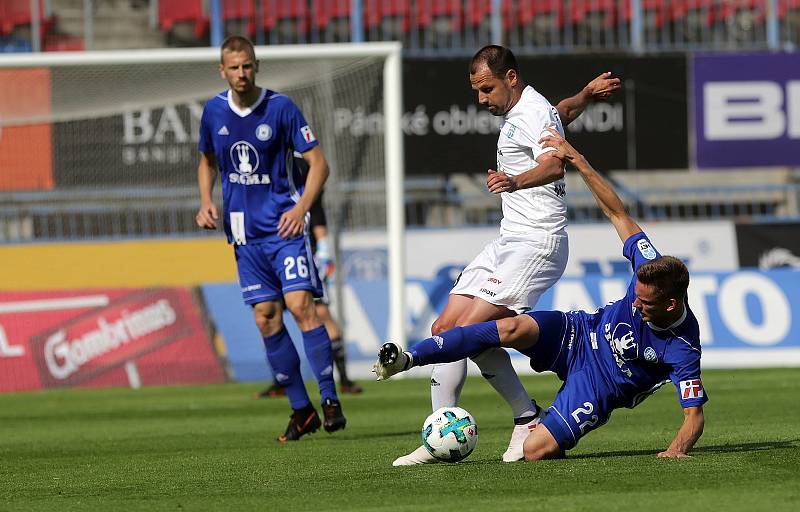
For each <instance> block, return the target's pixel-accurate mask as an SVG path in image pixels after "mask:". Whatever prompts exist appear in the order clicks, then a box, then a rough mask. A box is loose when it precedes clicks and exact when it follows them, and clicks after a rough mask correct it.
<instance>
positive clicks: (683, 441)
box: [658, 405, 705, 457]
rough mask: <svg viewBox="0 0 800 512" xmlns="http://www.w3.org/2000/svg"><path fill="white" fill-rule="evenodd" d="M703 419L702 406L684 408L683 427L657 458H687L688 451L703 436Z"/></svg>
mask: <svg viewBox="0 0 800 512" xmlns="http://www.w3.org/2000/svg"><path fill="white" fill-rule="evenodd" d="M704 425H705V417H704V416H703V406H702V405H698V406H697V407H686V408H685V409H684V410H683V425H681V428H680V430H678V433H677V434H676V435H675V439H673V440H672V442H671V443H670V444H669V447H668V448H667V449H666V450H664V451H663V452H660V453H659V454H658V456H659V457H689V450H691V449H692V447H693V446H694V444H695V443H696V442H697V440H698V439H700V436H701V435H703V426H704Z"/></svg>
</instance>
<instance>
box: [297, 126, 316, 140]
mask: <svg viewBox="0 0 800 512" xmlns="http://www.w3.org/2000/svg"><path fill="white" fill-rule="evenodd" d="M300 133H301V134H303V139H304V140H305V141H306V142H314V141H315V140H317V138H316V137H314V132H312V131H311V127H309V126H308V125H305V126H303V127H302V128H300Z"/></svg>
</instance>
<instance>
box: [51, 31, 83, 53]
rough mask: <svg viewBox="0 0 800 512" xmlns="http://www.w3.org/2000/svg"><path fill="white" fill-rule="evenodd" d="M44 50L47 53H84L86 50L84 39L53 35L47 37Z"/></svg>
mask: <svg viewBox="0 0 800 512" xmlns="http://www.w3.org/2000/svg"><path fill="white" fill-rule="evenodd" d="M42 49H43V50H44V51H46V52H82V51H83V50H85V49H86V48H85V45H84V43H83V38H82V37H77V36H70V35H66V34H58V35H52V34H51V35H48V36H47V37H45V40H44V47H43V48H42Z"/></svg>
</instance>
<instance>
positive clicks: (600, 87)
mask: <svg viewBox="0 0 800 512" xmlns="http://www.w3.org/2000/svg"><path fill="white" fill-rule="evenodd" d="M620 86H621V82H620V79H619V78H612V77H611V72H610V71H606V72H604V73H600V75H599V76H598V77H597V78H595V79H594V80H592V81H591V82H589V83H588V84H586V87H584V88H583V91H584V93H586V94H588V95H589V97H591V98H592V100H594V101H601V100H607V99H608V98H610V97H611V96H612V95H613V94H614V93H615V92H617V91H618V90H619V88H620Z"/></svg>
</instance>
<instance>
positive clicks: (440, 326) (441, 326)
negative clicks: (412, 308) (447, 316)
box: [431, 318, 453, 336]
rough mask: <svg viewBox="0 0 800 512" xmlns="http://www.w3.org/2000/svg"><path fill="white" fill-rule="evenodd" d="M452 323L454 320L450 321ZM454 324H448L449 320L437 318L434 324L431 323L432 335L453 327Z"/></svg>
mask: <svg viewBox="0 0 800 512" xmlns="http://www.w3.org/2000/svg"><path fill="white" fill-rule="evenodd" d="M450 324H452V322H450ZM452 328H453V326H452V325H448V322H446V321H443V320H442V319H441V318H437V319H436V321H435V322H433V325H431V336H436V335H437V334H440V333H442V332H444V331H446V330H448V329H452Z"/></svg>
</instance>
